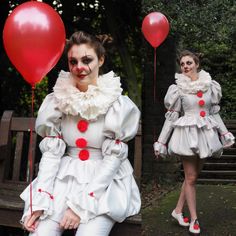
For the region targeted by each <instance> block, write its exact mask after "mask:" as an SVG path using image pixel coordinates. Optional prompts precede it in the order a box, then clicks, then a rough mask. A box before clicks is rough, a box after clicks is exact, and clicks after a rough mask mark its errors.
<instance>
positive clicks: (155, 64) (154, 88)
mask: <svg viewBox="0 0 236 236" xmlns="http://www.w3.org/2000/svg"><path fill="white" fill-rule="evenodd" d="M156 54H157V51H156V48H154V75H153V76H154V77H153V101H154V104H155V103H156V66H157V57H156Z"/></svg>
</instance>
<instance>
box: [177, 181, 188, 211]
mask: <svg viewBox="0 0 236 236" xmlns="http://www.w3.org/2000/svg"><path fill="white" fill-rule="evenodd" d="M184 186H185V181H184V182H183V184H182V187H181V192H180V195H179V200H178V202H177V205H176V207H175V212H176V213H177V214H179V213H182V212H183V208H184V204H185V201H186V198H185V187H184Z"/></svg>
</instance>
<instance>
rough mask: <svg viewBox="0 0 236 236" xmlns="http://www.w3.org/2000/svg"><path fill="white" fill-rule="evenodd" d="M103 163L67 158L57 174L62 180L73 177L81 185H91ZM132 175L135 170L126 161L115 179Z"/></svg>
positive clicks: (63, 159)
mask: <svg viewBox="0 0 236 236" xmlns="http://www.w3.org/2000/svg"><path fill="white" fill-rule="evenodd" d="M101 161H102V160H97V161H94V160H91V161H90V160H87V161H80V160H77V159H76V158H74V157H70V156H65V157H63V158H62V160H61V167H60V172H59V173H58V174H57V178H58V179H60V180H62V179H64V178H66V177H67V176H72V177H74V178H75V179H76V181H77V182H78V183H79V184H86V183H90V182H91V181H92V180H93V178H94V176H96V174H97V170H98V169H99V168H98V167H99V166H100V165H101ZM132 173H133V168H132V166H131V164H130V162H129V161H128V159H126V160H124V161H123V162H122V163H121V165H120V167H119V169H118V171H117V173H116V175H115V176H114V179H123V178H125V177H126V176H128V175H132Z"/></svg>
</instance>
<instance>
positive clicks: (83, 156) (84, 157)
mask: <svg viewBox="0 0 236 236" xmlns="http://www.w3.org/2000/svg"><path fill="white" fill-rule="evenodd" d="M79 159H80V160H81V161H86V160H88V159H89V151H88V150H85V149H83V150H81V151H80V152H79Z"/></svg>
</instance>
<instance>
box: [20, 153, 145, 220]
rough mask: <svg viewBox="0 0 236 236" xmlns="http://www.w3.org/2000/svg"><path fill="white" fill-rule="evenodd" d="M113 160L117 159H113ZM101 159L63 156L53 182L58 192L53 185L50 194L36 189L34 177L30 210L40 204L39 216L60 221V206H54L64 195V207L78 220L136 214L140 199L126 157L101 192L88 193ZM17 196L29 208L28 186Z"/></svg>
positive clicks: (118, 217)
mask: <svg viewBox="0 0 236 236" xmlns="http://www.w3.org/2000/svg"><path fill="white" fill-rule="evenodd" d="M116 161H120V160H119V159H116ZM101 162H102V160H96V161H95V160H91V161H89V160H88V161H80V160H79V159H76V158H74V157H70V156H65V157H63V158H62V161H61V166H60V170H59V173H58V175H57V177H56V180H55V181H56V182H55V185H60V191H57V187H55V189H54V192H52V193H46V192H44V191H42V192H39V188H38V179H37V178H36V179H35V180H34V181H33V182H32V194H33V199H32V202H33V206H32V209H33V211H35V210H39V208H38V207H37V206H40V210H44V214H43V216H42V217H41V219H43V218H45V217H46V216H52V219H54V220H56V221H60V220H61V217H62V211H63V209H64V208H62V209H60V207H61V206H58V204H57V202H58V201H59V200H58V199H62V198H65V201H64V202H66V204H67V207H70V208H71V209H72V210H73V211H74V212H75V213H77V214H78V215H79V216H80V217H81V220H82V221H81V223H86V222H88V220H90V219H92V218H94V217H96V216H97V215H101V214H107V215H109V216H110V217H112V218H113V219H114V220H115V221H118V222H122V221H123V220H124V219H125V218H126V217H128V216H130V215H134V214H137V213H138V212H139V209H140V205H141V202H140V197H139V191H138V188H137V185H136V183H135V181H134V178H133V176H132V173H133V168H132V167H131V165H130V163H129V161H128V160H127V159H126V160H124V161H123V162H122V163H121V164H120V167H119V170H118V172H117V173H116V175H115V176H114V178H113V179H112V180H111V183H110V184H109V186H108V187H107V188H106V189H105V190H104V191H103V192H102V193H99V194H98V195H96V193H93V192H91V188H90V187H89V183H90V182H91V181H92V180H93V178H95V177H96V176H97V170H98V169H99V168H100V166H101ZM113 163H114V160H113ZM114 166H116V164H114ZM110 168H112V167H110ZM63 186H64V187H63ZM63 188H64V189H63ZM42 190H43V189H42ZM50 196H52V198H53V199H52V198H51V197H50ZM21 198H22V199H23V200H24V201H25V202H26V203H28V204H27V205H26V206H25V207H26V209H29V203H30V199H29V198H30V186H28V187H27V188H26V189H25V190H24V192H23V193H22V194H21ZM55 200H56V204H55ZM60 201H61V202H63V201H62V200H60ZM114 203H115V204H114ZM28 214H29V211H27V212H25V214H24V216H23V217H22V219H24V217H25V216H26V215H28Z"/></svg>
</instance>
